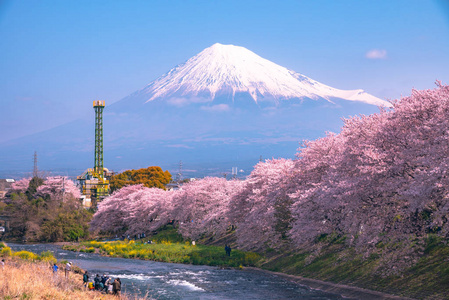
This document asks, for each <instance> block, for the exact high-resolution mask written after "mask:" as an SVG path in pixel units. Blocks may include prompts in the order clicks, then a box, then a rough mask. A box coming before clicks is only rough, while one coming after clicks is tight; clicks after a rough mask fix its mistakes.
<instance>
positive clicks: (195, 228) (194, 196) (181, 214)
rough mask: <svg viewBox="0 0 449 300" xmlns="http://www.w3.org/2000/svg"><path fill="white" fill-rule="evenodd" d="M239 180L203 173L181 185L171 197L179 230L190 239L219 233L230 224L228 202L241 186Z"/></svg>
mask: <svg viewBox="0 0 449 300" xmlns="http://www.w3.org/2000/svg"><path fill="white" fill-rule="evenodd" d="M242 185H243V184H242V182H241V181H239V180H226V179H224V178H217V177H206V178H203V179H199V180H195V181H192V182H190V183H188V184H185V185H183V187H182V190H181V191H178V192H177V193H176V194H175V195H174V197H173V204H174V209H173V218H174V219H175V220H176V221H178V222H179V232H180V233H181V234H182V235H183V236H184V237H188V238H191V239H198V238H199V237H201V236H204V235H212V236H220V235H221V234H223V233H224V232H225V231H226V229H227V228H228V227H229V225H230V220H229V213H228V204H229V201H230V199H231V197H232V196H233V195H234V194H235V193H237V192H239V190H240V189H241V188H242Z"/></svg>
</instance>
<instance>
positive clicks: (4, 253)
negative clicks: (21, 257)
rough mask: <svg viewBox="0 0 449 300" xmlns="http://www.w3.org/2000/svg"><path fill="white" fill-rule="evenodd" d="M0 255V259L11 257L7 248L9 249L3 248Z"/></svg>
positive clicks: (9, 249) (10, 252)
mask: <svg viewBox="0 0 449 300" xmlns="http://www.w3.org/2000/svg"><path fill="white" fill-rule="evenodd" d="M0 255H1V256H2V257H9V256H12V251H11V248H9V247H3V248H2V250H1V251H0Z"/></svg>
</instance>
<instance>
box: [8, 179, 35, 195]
mask: <svg viewBox="0 0 449 300" xmlns="http://www.w3.org/2000/svg"><path fill="white" fill-rule="evenodd" d="M30 181H31V177H28V178H22V179H20V180H18V181H15V182H14V183H13V184H12V185H11V190H12V191H13V192H16V193H25V192H26V190H27V189H28V186H29V185H30Z"/></svg>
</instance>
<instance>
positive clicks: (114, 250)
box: [64, 227, 449, 300]
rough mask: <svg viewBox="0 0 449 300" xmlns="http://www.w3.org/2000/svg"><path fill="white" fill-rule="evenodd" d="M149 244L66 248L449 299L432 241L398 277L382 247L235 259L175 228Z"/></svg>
mask: <svg viewBox="0 0 449 300" xmlns="http://www.w3.org/2000/svg"><path fill="white" fill-rule="evenodd" d="M231 235H232V234H231ZM151 239H152V240H154V241H155V242H156V243H155V244H145V243H143V242H142V241H114V242H96V241H92V242H83V243H79V244H71V245H66V246H64V248H65V249H67V250H73V251H83V252H97V253H100V254H102V255H108V256H113V257H124V258H136V259H148V260H154V261H161V262H172V263H187V264H201V265H210V266H222V267H245V266H252V267H258V268H262V269H265V270H269V271H275V272H282V273H285V274H290V275H296V276H302V277H306V278H312V279H318V280H323V281H326V282H332V283H337V284H343V285H348V286H355V287H360V288H365V289H369V290H374V291H379V292H384V293H387V294H392V295H399V296H403V297H410V298H414V299H429V300H430V299H432V300H435V299H449V259H448V257H449V246H447V245H446V244H445V243H444V241H443V240H441V239H439V238H435V236H432V235H429V237H428V239H427V240H426V245H425V247H424V250H423V252H424V253H423V255H421V256H420V258H419V259H417V260H416V262H414V263H413V264H411V266H410V267H409V268H408V269H405V270H400V271H398V272H395V271H394V269H395V267H394V266H391V268H390V269H385V268H388V265H389V264H388V263H385V262H386V261H388V260H390V261H397V260H400V259H404V258H403V257H400V255H399V256H398V254H396V252H395V251H394V250H392V249H391V247H386V246H385V245H383V246H382V245H379V248H378V252H377V253H372V254H371V255H370V256H369V257H365V256H364V255H363V254H361V253H358V252H356V251H355V250H354V249H352V248H348V247H347V246H346V245H345V244H344V242H343V240H341V239H330V240H323V241H320V243H321V250H320V252H319V253H318V254H317V253H309V252H302V253H298V252H295V253H289V252H279V253H276V252H274V251H272V252H270V251H269V252H267V253H265V254H264V255H261V254H257V253H253V252H244V251H239V250H235V249H234V250H232V253H231V257H228V256H226V254H225V251H224V249H223V246H221V245H220V246H217V245H216V246H212V245H203V244H198V243H197V244H196V245H192V243H191V242H190V241H183V240H182V238H181V237H180V236H179V235H178V234H177V233H176V230H175V229H174V228H171V227H168V228H165V229H164V230H162V231H160V232H158V234H157V235H156V236H153V237H151ZM226 239H227V240H228V241H232V236H228V237H227V238H226ZM145 241H148V239H145ZM399 252H400V251H399V249H398V250H397V253H399Z"/></svg>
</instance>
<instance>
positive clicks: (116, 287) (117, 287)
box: [112, 278, 122, 297]
mask: <svg viewBox="0 0 449 300" xmlns="http://www.w3.org/2000/svg"><path fill="white" fill-rule="evenodd" d="M121 290H122V282H121V281H120V278H116V279H115V280H114V282H113V283H112V293H113V294H114V295H117V296H119V297H120V291H121Z"/></svg>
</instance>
